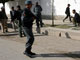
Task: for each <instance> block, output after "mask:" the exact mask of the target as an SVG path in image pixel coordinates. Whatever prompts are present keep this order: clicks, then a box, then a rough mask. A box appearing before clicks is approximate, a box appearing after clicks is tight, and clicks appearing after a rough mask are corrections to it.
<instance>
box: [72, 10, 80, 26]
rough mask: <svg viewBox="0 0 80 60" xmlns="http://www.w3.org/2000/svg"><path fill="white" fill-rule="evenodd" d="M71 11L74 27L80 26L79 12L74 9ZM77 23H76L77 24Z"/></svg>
mask: <svg viewBox="0 0 80 60" xmlns="http://www.w3.org/2000/svg"><path fill="white" fill-rule="evenodd" d="M72 12H73V14H74V17H73V20H74V24H75V27H76V26H80V16H79V14H78V13H77V12H76V10H75V9H74V10H73V11H72ZM77 23H78V25H77Z"/></svg>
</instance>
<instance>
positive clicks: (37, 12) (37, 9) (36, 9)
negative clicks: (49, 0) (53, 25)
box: [33, 2, 43, 33]
mask: <svg viewBox="0 0 80 60" xmlns="http://www.w3.org/2000/svg"><path fill="white" fill-rule="evenodd" d="M33 11H34V13H35V16H36V17H37V19H36V25H37V29H36V30H37V33H40V31H39V30H40V27H43V22H42V16H41V12H42V7H41V6H40V5H39V4H38V2H36V6H35V7H34V10H33Z"/></svg>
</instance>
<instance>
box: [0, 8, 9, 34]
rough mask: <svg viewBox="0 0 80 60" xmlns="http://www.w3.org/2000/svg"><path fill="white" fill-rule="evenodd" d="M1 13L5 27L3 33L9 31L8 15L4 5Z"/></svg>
mask: <svg viewBox="0 0 80 60" xmlns="http://www.w3.org/2000/svg"><path fill="white" fill-rule="evenodd" d="M0 14H1V18H0V19H1V24H2V28H3V33H5V32H8V27H7V21H8V17H7V15H6V12H5V8H4V7H2V8H1V12H0Z"/></svg>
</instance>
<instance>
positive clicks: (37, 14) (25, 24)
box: [0, 0, 44, 57]
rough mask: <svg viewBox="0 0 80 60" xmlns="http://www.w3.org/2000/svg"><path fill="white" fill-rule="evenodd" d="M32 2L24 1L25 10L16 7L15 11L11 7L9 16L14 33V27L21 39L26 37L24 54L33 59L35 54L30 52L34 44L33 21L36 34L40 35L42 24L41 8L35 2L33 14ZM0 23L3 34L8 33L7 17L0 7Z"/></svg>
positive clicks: (3, 9)
mask: <svg viewBox="0 0 80 60" xmlns="http://www.w3.org/2000/svg"><path fill="white" fill-rule="evenodd" d="M32 5H33V4H32V1H30V0H26V1H25V8H24V9H21V7H20V5H18V6H17V9H14V7H13V6H12V7H11V11H10V16H11V22H10V23H11V24H12V26H13V28H14V30H15V31H16V25H17V26H18V29H19V36H20V37H22V36H23V35H24V36H26V37H27V42H26V49H25V52H24V54H25V55H27V56H29V57H33V56H34V55H36V54H35V53H33V52H31V49H32V45H33V43H34V35H33V31H32V25H33V21H34V20H35V21H36V26H37V28H36V31H37V33H40V27H43V25H44V24H43V22H42V15H41V12H42V7H41V6H40V5H39V4H38V2H36V5H35V7H34V9H33V12H34V13H32V11H31V8H32ZM0 22H1V24H2V28H3V33H6V32H8V24H7V22H8V17H7V15H6V13H5V8H4V7H2V8H1V11H0ZM16 22H17V23H16Z"/></svg>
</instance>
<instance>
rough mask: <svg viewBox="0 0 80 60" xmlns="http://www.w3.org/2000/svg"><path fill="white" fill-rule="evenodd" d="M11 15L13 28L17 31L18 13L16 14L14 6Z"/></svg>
mask: <svg viewBox="0 0 80 60" xmlns="http://www.w3.org/2000/svg"><path fill="white" fill-rule="evenodd" d="M10 16H11V23H12V26H13V29H14V30H15V31H16V25H15V19H16V16H17V15H16V10H14V7H12V8H11V11H10Z"/></svg>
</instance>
